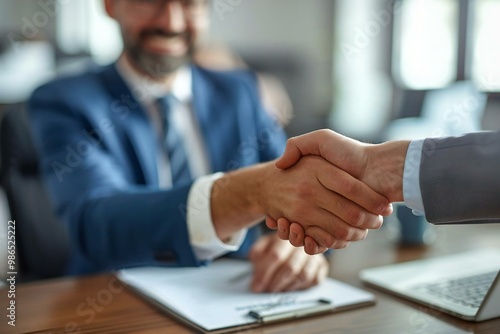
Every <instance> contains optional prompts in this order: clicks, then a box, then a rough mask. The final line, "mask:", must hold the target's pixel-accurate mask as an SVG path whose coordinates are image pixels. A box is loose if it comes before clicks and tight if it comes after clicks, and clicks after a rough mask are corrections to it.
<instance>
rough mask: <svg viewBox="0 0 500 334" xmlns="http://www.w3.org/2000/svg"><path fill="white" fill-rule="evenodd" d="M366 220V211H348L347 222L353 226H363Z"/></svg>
mask: <svg viewBox="0 0 500 334" xmlns="http://www.w3.org/2000/svg"><path fill="white" fill-rule="evenodd" d="M364 222H365V213H364V212H363V211H361V210H357V209H351V210H349V211H348V213H347V223H348V224H350V225H352V226H362V225H363V224H364Z"/></svg>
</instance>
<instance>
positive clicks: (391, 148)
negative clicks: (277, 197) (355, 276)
mask: <svg viewBox="0 0 500 334" xmlns="http://www.w3.org/2000/svg"><path fill="white" fill-rule="evenodd" d="M408 145H409V142H408V141H394V142H387V143H384V144H377V145H373V144H364V143H361V142H358V141H356V140H353V139H351V138H347V137H344V136H342V135H340V134H338V133H335V132H333V131H330V130H318V131H315V132H311V133H308V134H305V135H302V136H298V137H294V138H291V139H289V140H288V142H287V146H286V150H285V153H284V154H283V156H282V157H281V158H280V159H279V160H278V161H277V162H276V167H278V168H279V169H281V170H282V172H284V173H286V172H287V171H290V170H293V169H295V168H296V167H297V168H299V169H301V170H303V171H304V172H303V174H304V175H303V176H304V179H303V180H297V179H296V178H297V177H300V176H297V174H293V177H294V178H295V179H294V181H295V182H294V185H295V186H296V187H298V189H297V188H296V189H294V190H295V192H298V193H300V194H301V196H302V197H303V198H304V199H307V200H305V201H304V205H302V204H301V203H297V202H291V203H287V202H286V199H287V197H286V194H283V203H282V204H283V205H284V206H287V205H289V206H290V207H289V210H287V212H288V213H289V215H288V216H282V214H280V213H279V212H274V211H273V210H272V208H270V209H269V210H268V216H267V219H266V224H267V226H268V227H270V228H272V229H277V230H278V236H279V237H280V238H281V239H283V240H289V241H290V243H291V244H292V245H294V246H297V247H300V246H304V250H305V252H306V253H308V254H311V255H312V254H318V253H321V252H324V251H325V250H326V249H327V248H336V249H338V248H344V247H347V246H348V245H349V242H351V241H359V240H362V239H364V238H365V237H366V235H367V233H368V230H369V229H378V228H380V227H381V226H382V222H383V216H387V215H389V214H391V213H392V205H391V203H392V202H399V201H402V200H403V195H402V178H403V171H404V163H405V159H406V151H407V149H408ZM292 166H294V168H290V167H292ZM307 173H313V174H314V175H313V178H314V177H315V178H316V180H317V181H318V182H319V183H320V184H321V185H322V186H323V188H322V189H320V190H319V191H318V188H317V187H316V188H314V187H312V186H311V187H310V186H309V184H308V182H307V181H306V180H308V177H309V179H310V177H311V175H305V174H307ZM290 176H292V174H291V175H290ZM271 186H272V185H271ZM290 190H291V189H290ZM311 202H314V203H316V206H317V207H316V208H313V209H314V210H311V208H310V203H311ZM305 203H307V204H305ZM298 217H300V220H299V218H298ZM304 217H305V218H304Z"/></svg>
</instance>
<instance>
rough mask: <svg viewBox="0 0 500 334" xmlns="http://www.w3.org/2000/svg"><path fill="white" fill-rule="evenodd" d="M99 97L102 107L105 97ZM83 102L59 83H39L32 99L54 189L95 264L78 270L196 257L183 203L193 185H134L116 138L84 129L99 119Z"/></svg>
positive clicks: (78, 247)
mask: <svg viewBox="0 0 500 334" xmlns="http://www.w3.org/2000/svg"><path fill="white" fill-rule="evenodd" d="M93 102H94V103H95V105H96V107H98V105H99V103H100V102H99V100H98V99H95V100H94V101H93ZM80 106H81V103H79V101H78V100H77V95H76V94H75V95H73V96H71V95H68V94H65V93H64V90H63V89H60V88H57V87H56V88H54V87H52V86H48V87H42V88H41V89H39V90H37V91H36V92H35V93H34V95H33V96H32V99H31V101H30V118H31V123H32V128H33V130H34V137H35V140H36V144H37V146H38V150H39V152H40V154H41V159H40V160H41V169H42V174H43V175H44V180H45V182H46V186H47V189H48V191H49V192H50V194H51V197H52V200H53V201H54V206H55V208H56V210H57V213H58V215H59V216H60V217H61V218H62V219H63V221H65V222H66V223H67V224H68V227H69V233H70V235H71V238H72V240H73V241H74V247H75V251H76V252H77V253H78V254H82V255H83V257H84V258H85V259H86V261H87V262H88V263H91V264H92V269H89V268H87V269H78V270H80V271H83V272H86V271H102V270H110V269H113V268H119V267H123V266H134V265H139V264H152V263H155V262H156V261H155V259H156V258H159V257H160V258H162V257H166V256H167V255H168V257H170V258H171V257H172V256H173V257H174V258H175V260H176V262H177V264H178V265H184V266H187V265H191V266H192V265H197V264H198V262H197V260H196V258H195V255H194V254H193V251H192V249H191V246H190V244H189V236H188V231H187V227H186V223H185V216H184V214H185V212H183V210H181V209H180V208H181V207H182V205H183V204H185V203H187V196H188V192H189V188H190V185H187V186H185V187H182V188H176V189H173V190H171V191H164V190H159V189H158V188H157V187H156V188H155V187H151V186H149V187H148V186H140V185H134V182H133V181H132V180H131V179H132V177H131V176H130V173H127V168H126V167H125V166H123V161H120V159H119V158H118V157H117V156H116V155H115V154H112V153H111V151H112V150H111V146H112V145H113V142H112V141H111V140H107V139H108V138H104V139H102V140H101V141H99V140H96V138H94V139H95V141H94V142H93V141H92V139H90V138H89V137H88V136H86V135H85V133H84V132H83V130H84V129H89V130H92V129H95V127H96V126H97V125H95V124H88V122H89V120H88V118H86V117H85V115H84V113H83V112H82V111H81V110H79V108H81V107H80ZM109 131H110V132H111V131H113V132H114V133H113V136H109V137H110V138H111V137H112V138H115V137H116V138H120V137H121V134H120V132H119V131H120V130H119V129H117V128H116V127H115V128H111V129H110V130H109ZM103 137H105V136H104V135H103ZM158 263H160V262H158ZM78 270H77V271H78ZM77 273H78V272H77ZM79 273H81V272H79Z"/></svg>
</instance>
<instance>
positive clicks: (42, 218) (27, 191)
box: [0, 105, 70, 280]
mask: <svg viewBox="0 0 500 334" xmlns="http://www.w3.org/2000/svg"><path fill="white" fill-rule="evenodd" d="M0 155H1V161H2V164H1V168H0V170H1V173H0V175H1V181H2V185H3V187H4V188H5V192H6V195H7V200H8V202H9V208H10V213H11V217H12V219H13V220H15V221H16V246H17V253H18V263H19V268H18V271H19V274H20V278H21V279H24V280H34V279H43V278H51V277H57V276H60V275H61V274H62V273H63V270H64V268H65V264H66V262H67V259H68V258H69V252H70V244H69V237H68V233H67V231H66V228H65V226H64V225H63V224H62V223H61V222H60V221H59V220H58V219H57V218H56V216H55V214H54V212H53V209H52V205H51V201H50V199H49V197H48V195H47V193H46V191H45V188H44V183H43V181H42V178H41V175H40V172H39V168H38V167H39V166H38V165H39V164H38V155H37V152H36V150H35V148H34V145H33V138H32V136H31V131H30V127H29V123H28V118H27V113H26V110H25V108H24V106H22V105H20V106H16V107H12V108H10V110H8V112H7V113H6V114H5V116H4V118H3V119H2V124H1V129H0Z"/></svg>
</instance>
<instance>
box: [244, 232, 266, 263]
mask: <svg viewBox="0 0 500 334" xmlns="http://www.w3.org/2000/svg"><path fill="white" fill-rule="evenodd" d="M268 246H269V240H268V239H267V238H265V237H263V238H259V239H258V240H257V241H256V242H255V243H254V244H253V245H252V248H251V249H250V252H249V253H248V259H249V260H250V262H252V263H257V262H258V261H259V260H260V258H261V257H262V255H264V254H265V252H266V250H267V248H268Z"/></svg>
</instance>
